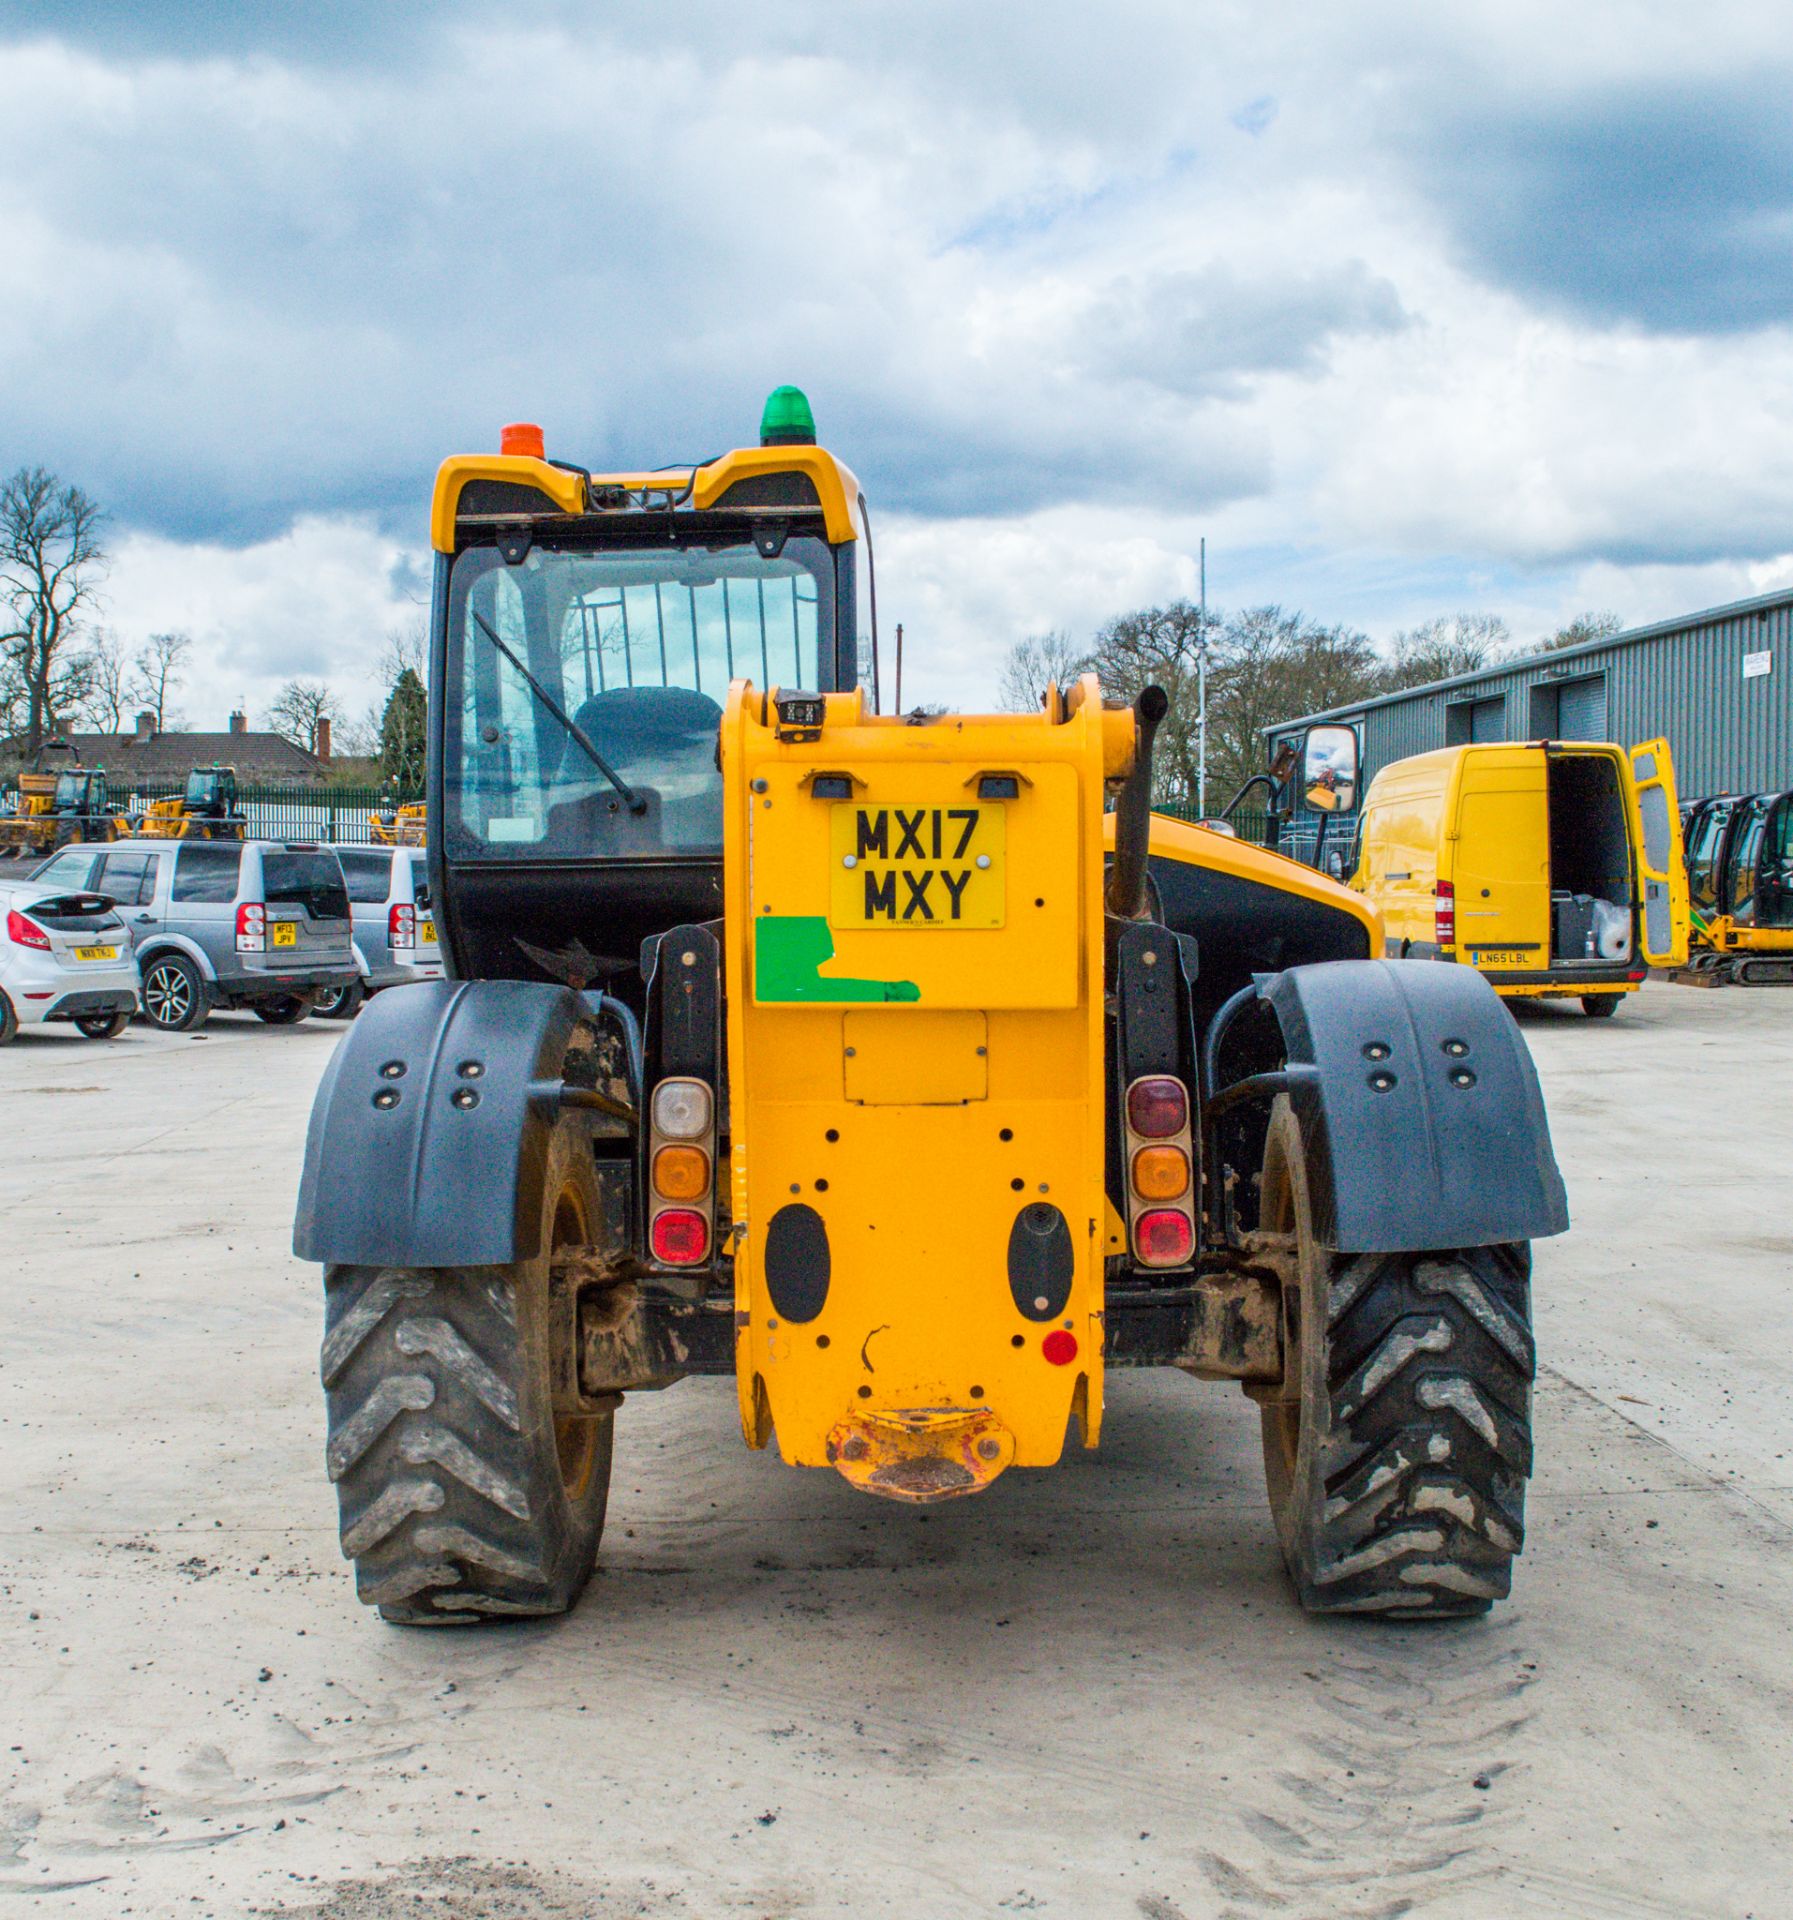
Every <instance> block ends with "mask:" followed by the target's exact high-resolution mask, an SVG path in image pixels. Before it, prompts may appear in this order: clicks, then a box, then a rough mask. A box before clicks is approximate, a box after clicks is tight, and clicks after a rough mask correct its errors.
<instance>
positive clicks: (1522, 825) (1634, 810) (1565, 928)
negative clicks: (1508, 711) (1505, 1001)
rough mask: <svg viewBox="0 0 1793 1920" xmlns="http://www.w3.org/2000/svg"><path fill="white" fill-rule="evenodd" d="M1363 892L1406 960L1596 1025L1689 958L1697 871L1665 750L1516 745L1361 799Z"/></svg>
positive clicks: (1398, 778) (1460, 753) (1387, 781)
mask: <svg viewBox="0 0 1793 1920" xmlns="http://www.w3.org/2000/svg"><path fill="white" fill-rule="evenodd" d="M1351 885H1352V886H1353V887H1355V888H1356V889H1357V891H1358V892H1359V893H1362V894H1363V895H1364V896H1365V897H1366V898H1367V899H1368V901H1369V902H1370V904H1371V905H1372V906H1373V907H1375V908H1376V910H1377V911H1378V912H1379V913H1380V914H1381V915H1382V921H1383V926H1384V929H1385V933H1386V939H1387V946H1386V951H1387V953H1388V954H1389V955H1390V956H1391V957H1393V958H1400V959H1414V960H1452V961H1455V962H1456V963H1457V964H1458V965H1459V966H1468V967H1474V968H1475V969H1476V971H1477V972H1478V973H1480V974H1481V975H1482V976H1483V978H1484V979H1486V980H1487V981H1488V982H1489V984H1490V985H1491V986H1493V988H1494V989H1495V991H1496V992H1497V993H1501V994H1508V995H1530V996H1537V995H1543V994H1575V995H1579V996H1580V999H1581V1004H1582V1006H1583V1008H1584V1009H1585V1010H1586V1011H1587V1012H1588V1013H1590V1014H1593V1015H1606V1014H1613V1013H1616V1012H1617V1011H1618V1008H1619V999H1620V996H1621V995H1623V994H1627V993H1633V992H1635V991H1636V990H1637V988H1638V987H1639V986H1641V985H1642V984H1643V981H1644V978H1645V976H1646V974H1647V972H1648V970H1649V968H1650V967H1652V966H1656V967H1678V966H1682V965H1684V964H1685V963H1686V959H1687V869H1686V866H1685V864H1684V862H1683V859H1682V852H1681V817H1680V811H1679V809H1678V807H1677V806H1676V801H1675V769H1674V762H1673V761H1672V759H1671V758H1670V755H1669V749H1668V742H1667V741H1666V740H1650V741H1646V742H1645V743H1644V745H1642V746H1641V747H1633V748H1632V749H1631V751H1630V752H1629V753H1627V752H1626V751H1625V749H1624V748H1623V747H1618V746H1612V745H1609V744H1604V743H1599V742H1583V741H1575V742H1561V741H1554V740H1549V741H1546V740H1533V741H1518V740H1515V741H1507V742H1501V743H1498V744H1497V743H1488V744H1485V745H1480V746H1464V747H1445V748H1443V749H1441V750H1440V751H1439V752H1437V753H1421V754H1416V755H1415V756H1414V757H1413V758H1412V759H1411V760H1397V761H1396V762H1395V763H1394V764H1393V765H1392V766H1387V767H1384V768H1383V769H1382V771H1381V772H1380V773H1378V774H1377V775H1376V777H1375V778H1374V779H1373V780H1372V781H1371V782H1370V789H1369V792H1368V793H1367V794H1366V795H1365V796H1364V804H1363V821H1362V827H1361V831H1360V834H1359V838H1358V856H1357V871H1356V873H1355V874H1354V875H1353V876H1352V880H1351Z"/></svg>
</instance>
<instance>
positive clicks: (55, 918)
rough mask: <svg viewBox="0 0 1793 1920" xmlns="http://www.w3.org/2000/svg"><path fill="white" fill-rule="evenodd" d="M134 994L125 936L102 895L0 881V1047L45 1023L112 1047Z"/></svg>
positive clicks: (138, 990) (135, 980)
mask: <svg viewBox="0 0 1793 1920" xmlns="http://www.w3.org/2000/svg"><path fill="white" fill-rule="evenodd" d="M142 991H143V982H142V980H141V979H140V977H139V976H138V972H137V958H136V955H135V954H134V953H133V952H132V950H131V936H130V933H129V931H128V929H127V928H126V926H125V923H124V922H123V921H122V920H121V919H120V918H119V916H118V913H117V911H116V910H115V909H114V907H113V905H112V902H111V901H110V900H109V899H108V898H107V897H106V896H105V895H104V894H103V893H85V892H78V893H71V892H68V891H66V890H64V891H58V890H57V889H55V888H54V887H46V886H44V885H43V884H42V883H41V882H40V881H34V880H26V881H22V882H19V883H16V884H11V885H9V884H6V883H4V882H0V1046H4V1045H5V1044H6V1042H7V1041H9V1040H11V1039H12V1038H13V1037H14V1036H15V1035H16V1034H17V1033H18V1030H19V1028H20V1027H21V1026H27V1027H32V1026H41V1025H42V1024H43V1023H44V1022H46V1021H50V1020H68V1021H72V1022H73V1023H74V1025H75V1026H76V1027H78V1028H79V1029H80V1030H81V1032H82V1033H84V1034H86V1036H87V1037H88V1039H89V1040H116V1039H117V1038H118V1036H119V1035H120V1034H121V1033H123V1032H124V1030H125V1027H126V1026H127V1025H128V1024H129V1022H130V1018H131V1015H132V1014H133V1013H135V1012H136V1010H137V1003H138V1000H139V998H140V996H141V994H142Z"/></svg>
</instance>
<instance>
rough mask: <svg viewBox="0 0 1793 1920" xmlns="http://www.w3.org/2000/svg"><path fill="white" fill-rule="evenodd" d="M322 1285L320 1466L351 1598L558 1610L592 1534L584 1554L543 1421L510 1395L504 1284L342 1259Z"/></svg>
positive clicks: (410, 1617) (427, 1614) (409, 1614)
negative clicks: (333, 1506) (332, 1497)
mask: <svg viewBox="0 0 1793 1920" xmlns="http://www.w3.org/2000/svg"><path fill="white" fill-rule="evenodd" d="M325 1289H326V1316H325V1317H326V1331H325V1337H324V1343H323V1351H322V1355H321V1366H320V1371H321V1372H322V1374H323V1378H324V1385H325V1389H326V1400H327V1406H328V1415H329V1420H328V1438H327V1443H326V1461H327V1465H328V1469H329V1473H330V1477H331V1479H332V1480H333V1481H334V1482H335V1483H336V1488H337V1494H338V1501H339V1508H340V1521H341V1540H342V1550H343V1554H344V1557H345V1558H347V1559H350V1560H352V1561H353V1562H354V1563H355V1572H356V1590H357V1592H358V1594H359V1596H360V1598H361V1599H362V1600H364V1601H366V1602H367V1603H369V1604H370V1605H374V1606H378V1607H379V1608H380V1609H381V1611H382V1612H383V1613H384V1614H385V1616H386V1617H387V1618H388V1619H389V1620H394V1621H398V1622H402V1623H407V1624H430V1623H438V1624H449V1623H451V1622H459V1623H465V1622H466V1621H468V1620H469V1619H472V1618H475V1617H477V1616H480V1615H486V1614H508V1615H532V1614H534V1615H540V1614H551V1613H559V1612H562V1611H564V1610H565V1608H566V1607H568V1606H570V1605H571V1604H572V1601H573V1600H574V1599H575V1598H576V1597H577V1595H578V1591H579V1588H580V1587H581V1586H582V1585H583V1584H584V1580H585V1578H586V1575H587V1574H588V1573H589V1570H590V1555H591V1553H593V1552H595V1550H596V1541H595V1537H592V1538H590V1540H589V1543H588V1549H587V1550H586V1551H584V1552H583V1553H582V1551H581V1548H580V1545H579V1542H578V1541H577V1540H576V1539H575V1538H574V1534H575V1531H576V1530H575V1529H573V1528H570V1527H569V1526H568V1524H567V1519H566V1498H565V1496H564V1495H562V1494H561V1492H560V1489H559V1486H558V1482H557V1479H556V1483H555V1484H553V1485H552V1486H549V1485H547V1484H546V1482H545V1476H546V1475H548V1474H550V1473H552V1474H555V1475H556V1476H557V1475H558V1467H557V1465H556V1455H555V1448H554V1436H553V1427H552V1417H551V1414H550V1413H549V1412H548V1410H547V1409H546V1408H545V1407H543V1408H540V1409H539V1410H538V1409H535V1408H533V1407H531V1408H530V1409H528V1410H526V1408H525V1403H524V1401H523V1399H522V1397H521V1395H520V1391H519V1382H521V1381H522V1380H523V1379H524V1377H525V1375H526V1373H527V1370H528V1368H529V1365H530V1357H529V1354H528V1352H527V1351H526V1336H525V1332H524V1330H523V1329H522V1328H521V1326H520V1322H519V1316H518V1314H517V1312H516V1310H515V1307H514V1304H513V1302H512V1300H511V1297H510V1288H509V1287H508V1286H506V1285H504V1284H503V1283H499V1284H496V1285H494V1284H493V1283H492V1282H491V1281H490V1279H489V1278H488V1277H487V1276H484V1275H479V1274H475V1273H467V1272H460V1271H456V1270H443V1271H411V1270H403V1269H395V1268H372V1269H369V1268H341V1267H339V1268H333V1269H331V1270H329V1272H328V1273H327V1275H326V1280H325ZM544 1423H545V1427H544ZM600 1525H601V1519H600Z"/></svg>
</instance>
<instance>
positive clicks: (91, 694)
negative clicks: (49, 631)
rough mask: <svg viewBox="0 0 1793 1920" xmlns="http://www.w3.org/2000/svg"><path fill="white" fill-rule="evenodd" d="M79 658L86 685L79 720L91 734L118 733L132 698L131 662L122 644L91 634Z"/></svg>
mask: <svg viewBox="0 0 1793 1920" xmlns="http://www.w3.org/2000/svg"><path fill="white" fill-rule="evenodd" d="M82 659H83V662H84V665H85V667H86V677H87V685H86V689H85V691H84V693H83V694H82V698H81V707H80V717H81V718H82V719H83V720H85V721H86V722H87V724H88V725H89V726H90V727H91V728H92V729H93V731H94V732H95V733H122V732H123V731H124V724H125V714H126V713H127V712H128V711H129V710H130V704H131V699H132V694H131V663H130V660H129V659H128V657H127V656H126V654H125V648H124V642H123V641H122V640H120V639H119V637H118V635H117V634H115V633H104V632H102V633H98V634H95V636H94V639H93V644H92V645H91V646H90V647H88V649H87V651H86V653H85V654H84V655H83V656H82Z"/></svg>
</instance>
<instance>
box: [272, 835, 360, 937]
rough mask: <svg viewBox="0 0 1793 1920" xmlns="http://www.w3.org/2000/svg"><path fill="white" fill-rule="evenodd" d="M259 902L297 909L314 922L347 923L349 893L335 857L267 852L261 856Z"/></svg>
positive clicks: (317, 853) (294, 852)
mask: <svg viewBox="0 0 1793 1920" xmlns="http://www.w3.org/2000/svg"><path fill="white" fill-rule="evenodd" d="M261 877H262V899H263V900H265V901H266V902H267V904H268V905H269V906H271V907H275V906H300V907H303V908H304V909H305V911H306V912H307V913H309V914H310V915H311V917H312V919H314V920H346V919H347V918H348V917H349V893H348V888H347V887H345V886H344V885H343V879H342V868H341V867H339V866H338V865H337V864H336V855H335V854H333V853H324V852H322V851H321V850H320V851H318V852H315V853H307V852H296V851H294V850H293V849H292V848H290V847H289V848H287V849H285V850H283V851H280V852H276V851H274V850H273V849H271V848H270V849H269V851H267V852H266V853H264V854H263V855H262V857H261Z"/></svg>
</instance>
